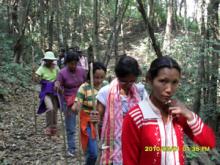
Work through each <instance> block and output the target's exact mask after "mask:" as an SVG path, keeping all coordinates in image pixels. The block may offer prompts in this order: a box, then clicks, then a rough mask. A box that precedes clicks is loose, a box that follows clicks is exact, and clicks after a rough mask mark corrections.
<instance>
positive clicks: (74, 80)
mask: <svg viewBox="0 0 220 165" xmlns="http://www.w3.org/2000/svg"><path fill="white" fill-rule="evenodd" d="M61 53H62V57H61V56H60V57H59V60H58V62H57V64H58V65H59V67H60V68H59V67H58V66H57V64H56V63H55V62H54V61H57V58H55V55H54V53H53V52H52V51H47V52H45V55H44V58H43V61H44V63H43V64H42V65H41V66H40V67H39V68H38V70H37V71H36V75H37V76H38V77H39V78H40V79H41V81H40V83H41V85H42V86H41V92H40V95H39V97H40V104H39V109H38V114H42V113H44V112H45V113H46V128H45V134H46V135H48V136H54V135H56V134H57V119H56V118H57V117H56V116H57V115H56V114H57V110H58V108H61V109H62V110H63V111H64V114H65V115H64V116H65V129H66V133H67V144H68V149H67V150H68V155H69V156H74V155H75V154H76V145H75V132H76V117H77V115H78V116H79V121H80V126H79V127H80V143H81V146H82V150H83V152H84V154H85V164H86V165H95V164H96V163H97V164H100V165H144V164H146V163H147V164H157V165H160V164H167V165H174V164H175V165H176V164H180V165H183V164H184V140H183V135H184V133H185V134H187V135H188V136H189V137H190V138H191V139H192V140H193V141H194V142H195V143H197V144H198V145H201V146H207V147H210V148H213V147H215V143H216V142H215V135H214V133H213V131H212V129H211V128H210V127H208V126H207V125H206V124H205V123H204V122H203V121H202V120H201V118H200V117H199V116H198V115H197V114H195V113H194V112H192V111H190V110H189V108H188V107H187V106H185V105H184V103H182V102H181V101H180V100H178V99H176V98H174V97H173V96H174V95H175V93H176V91H177V89H178V85H179V82H180V78H181V68H180V66H179V64H178V63H177V62H176V61H175V60H174V59H173V58H171V57H169V56H162V57H158V58H156V59H155V60H153V61H152V62H151V64H150V68H149V70H148V71H147V73H146V83H147V84H149V86H150V91H149V93H148V92H147V91H146V89H145V86H144V85H143V84H141V83H137V80H138V77H139V76H140V75H141V69H140V66H139V64H138V62H137V60H136V59H135V58H133V57H130V56H122V57H121V58H120V59H119V61H118V62H117V64H116V66H115V79H113V80H112V81H111V82H109V83H107V82H106V81H105V76H106V72H107V68H106V67H105V66H104V65H103V64H102V63H101V62H93V63H92V64H91V65H90V66H91V67H88V66H89V65H88V64H87V65H85V66H86V67H85V66H84V67H83V65H81V64H80V59H82V58H81V57H82V56H81V54H80V51H79V49H70V50H68V51H67V52H65V50H62V51H61ZM62 58H63V59H62ZM61 67H63V68H61ZM58 96H62V98H63V99H62V103H61V104H59V102H61V101H59V100H58V98H59V99H60V97H58ZM149 148H151V149H149ZM164 148H173V150H172V149H171V150H164ZM176 148H177V149H176ZM148 149H149V150H148ZM174 149H176V150H174Z"/></svg>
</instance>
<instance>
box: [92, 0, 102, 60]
mask: <svg viewBox="0 0 220 165" xmlns="http://www.w3.org/2000/svg"><path fill="white" fill-rule="evenodd" d="M98 8H99V7H98V0H93V55H94V57H95V58H96V59H97V60H98V61H100V57H99V50H98V49H99V39H98V38H99V37H98V29H99V23H98Z"/></svg>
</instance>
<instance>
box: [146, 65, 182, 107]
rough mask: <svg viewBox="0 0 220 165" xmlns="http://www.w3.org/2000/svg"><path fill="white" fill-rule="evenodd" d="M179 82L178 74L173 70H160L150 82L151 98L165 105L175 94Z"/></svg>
mask: <svg viewBox="0 0 220 165" xmlns="http://www.w3.org/2000/svg"><path fill="white" fill-rule="evenodd" d="M179 80H180V73H179V71H178V70H177V69H175V68H172V69H170V68H162V69H160V70H159V72H158V75H157V76H156V77H155V78H154V79H153V80H150V84H151V87H152V93H151V96H152V97H153V98H154V100H156V101H157V102H159V103H162V104H166V103H167V102H168V101H169V100H170V99H171V97H172V96H173V95H174V94H175V92H176V89H177V87H178V84H179Z"/></svg>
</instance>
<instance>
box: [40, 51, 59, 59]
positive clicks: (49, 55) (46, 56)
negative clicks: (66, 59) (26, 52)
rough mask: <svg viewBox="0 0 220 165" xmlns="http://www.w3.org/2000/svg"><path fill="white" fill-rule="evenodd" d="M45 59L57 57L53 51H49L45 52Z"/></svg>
mask: <svg viewBox="0 0 220 165" xmlns="http://www.w3.org/2000/svg"><path fill="white" fill-rule="evenodd" d="M43 60H57V58H56V57H55V56H54V53H53V52H51V51H48V52H46V53H45V54H44V58H43Z"/></svg>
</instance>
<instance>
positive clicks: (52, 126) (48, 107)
mask: <svg viewBox="0 0 220 165" xmlns="http://www.w3.org/2000/svg"><path fill="white" fill-rule="evenodd" d="M56 60H57V59H56V58H55V56H54V53H53V52H52V51H47V52H46V53H45V54H44V58H43V63H42V65H41V66H40V67H39V68H38V69H37V71H36V72H35V73H36V76H37V79H38V80H41V81H40V83H41V92H40V95H39V97H40V106H39V109H38V112H37V113H38V114H41V113H44V112H46V129H45V134H46V135H48V136H52V135H55V134H56V132H57V128H56V125H57V109H58V100H57V96H56V92H55V91H54V88H53V87H54V81H55V80H56V77H57V73H58V71H59V68H58V67H57V65H56V63H55V62H56Z"/></svg>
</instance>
